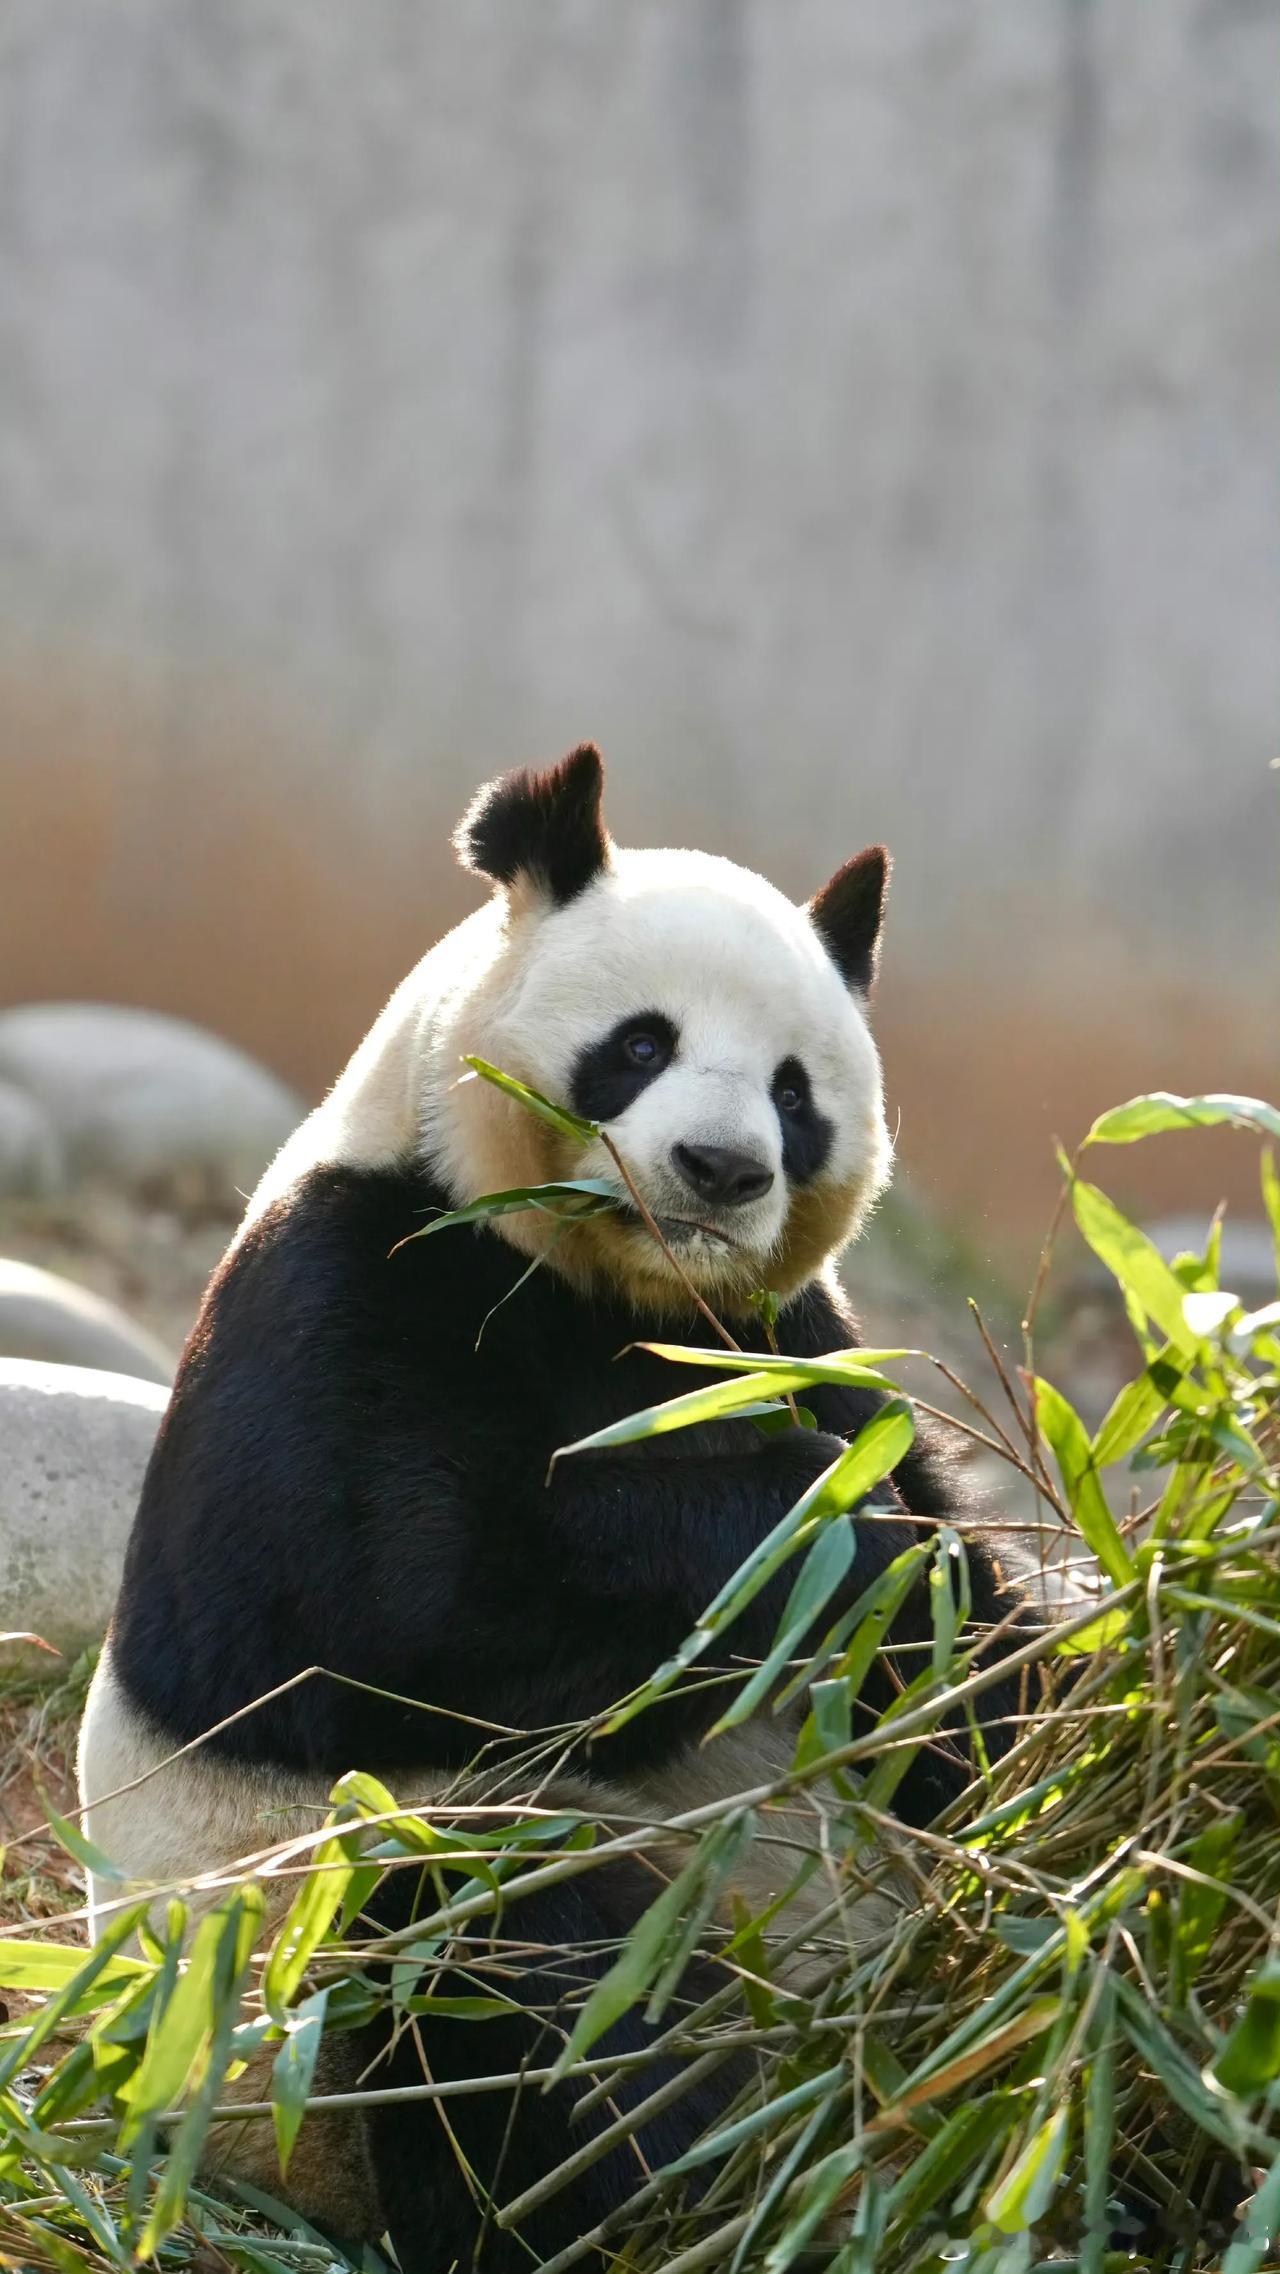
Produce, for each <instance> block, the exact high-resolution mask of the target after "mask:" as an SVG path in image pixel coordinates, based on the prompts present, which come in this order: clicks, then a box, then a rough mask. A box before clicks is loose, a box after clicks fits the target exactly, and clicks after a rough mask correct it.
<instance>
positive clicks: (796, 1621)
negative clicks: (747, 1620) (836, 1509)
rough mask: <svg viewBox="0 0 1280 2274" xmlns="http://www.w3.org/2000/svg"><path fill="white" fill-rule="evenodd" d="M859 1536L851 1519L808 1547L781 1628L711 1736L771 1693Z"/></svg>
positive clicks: (747, 1716)
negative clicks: (856, 1537)
mask: <svg viewBox="0 0 1280 2274" xmlns="http://www.w3.org/2000/svg"><path fill="white" fill-rule="evenodd" d="M855 1544H856V1542H855V1535H854V1530H853V1526H852V1525H851V1524H848V1523H844V1524H842V1523H839V1522H835V1521H833V1522H829V1523H827V1524H824V1526H823V1528H822V1530H821V1531H820V1532H819V1534H818V1537H817V1539H816V1540H815V1541H814V1543H813V1546H812V1547H811V1548H810V1550H809V1553H808V1555H807V1556H806V1557H805V1560H804V1563H803V1565H802V1567H801V1570H800V1575H799V1577H798V1578H797V1580H796V1583H795V1586H794V1587H793V1588H792V1590H791V1594H790V1597H789V1598H788V1601H787V1607H786V1609H785V1610H784V1612H783V1614H782V1617H781V1618H780V1619H779V1621H778V1627H777V1632H776V1633H775V1635H774V1639H773V1644H772V1647H771V1648H770V1650H769V1652H768V1655H767V1656H766V1657H765V1658H764V1659H762V1661H761V1663H760V1665H759V1666H758V1667H757V1669H756V1671H755V1673H754V1674H753V1675H752V1676H751V1679H750V1681H748V1682H744V1683H743V1685H742V1688H741V1689H740V1690H739V1692H738V1694H737V1696H736V1698H735V1699H734V1701H733V1704H732V1705H731V1706H730V1707H729V1708H728V1711H727V1712H725V1713H722V1714H721V1716H720V1719H719V1720H718V1721H717V1722H716V1723H715V1724H714V1725H713V1727H712V1729H711V1732H710V1734H711V1736H712V1737H718V1736H719V1735H720V1733H721V1731H722V1730H725V1729H736V1728H737V1727H738V1726H739V1724H740V1723H742V1722H744V1721H747V1720H749V1719H750V1716H751V1715H752V1714H753V1713H754V1712H755V1709H756V1707H757V1706H758V1705H759V1703H760V1701H761V1699H762V1698H765V1697H767V1696H768V1694H769V1692H770V1690H771V1689H772V1688H773V1687H774V1685H775V1684H776V1682H777V1680H778V1677H779V1675H780V1674H781V1672H782V1669H783V1667H784V1666H785V1665H786V1664H787V1662H788V1660H790V1659H792V1658H794V1657H795V1655H796V1652H797V1651H798V1650H799V1648H800V1646H801V1644H802V1643H803V1641H804V1639H805V1636H806V1635H807V1634H808V1633H809V1630H810V1628H811V1627H812V1626H813V1625H814V1623H815V1621H816V1620H818V1619H819V1618H821V1616H822V1613H823V1612H824V1610H825V1609H826V1607H827V1604H828V1603H829V1602H830V1600H831V1597H832V1596H833V1595H834V1593H835V1591H836V1589H837V1587H838V1586H839V1585H840V1582H841V1580H842V1579H843V1578H844V1576H845V1573H846V1572H847V1571H848V1570H849V1567H850V1565H851V1564H852V1562H853V1558H854V1548H855Z"/></svg>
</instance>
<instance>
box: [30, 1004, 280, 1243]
mask: <svg viewBox="0 0 1280 2274" xmlns="http://www.w3.org/2000/svg"><path fill="white" fill-rule="evenodd" d="M0 1082H2V1083H5V1084H7V1085H9V1087H10V1088H11V1089H16V1090H18V1091H20V1092H21V1093H22V1094H23V1095H24V1096H25V1097H26V1098H27V1099H28V1100H30V1101H31V1103H32V1104H33V1105H34V1106H35V1107H36V1108H37V1109H38V1111H39V1112H40V1113H41V1114H42V1115H43V1116H44V1117H45V1120H46V1121H47V1122H48V1123H49V1124H50V1125H51V1127H52V1129H53V1131H54V1133H55V1137H56V1140H57V1142H58V1143H59V1144H60V1146H61V1148H62V1152H63V1155H64V1157H65V1161H66V1164H67V1168H68V1170H69V1172H70V1174H71V1175H72V1176H73V1177H80V1178H91V1179H101V1180H102V1181H103V1182H106V1183H111V1184H117V1185H123V1186H127V1187H129V1188H131V1189H135V1190H136V1189H139V1188H141V1189H145V1190H151V1189H160V1190H173V1191H176V1192H178V1193H180V1194H182V1195H183V1196H185V1197H188V1198H193V1199H194V1198H200V1199H203V1198H208V1199H210V1200H215V1201H219V1202H223V1203H226V1202H230V1201H232V1200H233V1199H234V1198H235V1195H236V1194H237V1193H244V1192H249V1191H252V1189H253V1186H254V1185H255V1184H256V1183H257V1181H258V1178H259V1176H260V1175H261V1173H262V1171H263V1169H264V1168H265V1167H266V1165H267V1163H268V1161H269V1160H270V1159H271V1157H272V1155H273V1154H274V1153H275V1152H276V1151H277V1149H278V1147H279V1146H280V1145H282V1144H283V1142H284V1140H285V1138H286V1137H287V1136H288V1135H289V1132H290V1130H292V1129H293V1128H295V1127H296V1126H297V1123H298V1122H299V1120H300V1119H301V1117H302V1112H303V1107H302V1104H301V1101H300V1100H299V1099H298V1098H297V1097H296V1096H295V1095H294V1093H293V1091H292V1090H289V1089H287V1088H286V1087H285V1085H284V1083H283V1082H280V1081H278V1080H277V1079H276V1077H275V1075H274V1074H269V1073H268V1072H267V1071H266V1069H265V1068H264V1067H262V1066H258V1065H256V1064H255V1063H254V1061H253V1060H252V1059H251V1058H247V1057H246V1056H245V1054H244V1052H243V1051H241V1050H236V1049H234V1048H233V1046H232V1045H231V1044H230V1043H228V1042H223V1041H222V1040H221V1039H220V1038H219V1037H218V1036H217V1035H212V1034H206V1033H205V1032H204V1031H203V1030H202V1029H201V1028H200V1027H196V1026H190V1025H188V1023H187V1022H186V1021H185V1020H184V1019H171V1018H166V1017H164V1016H163V1015H162V1014H161V1013H160V1012H158V1011H138V1010H128V1009H124V1008H121V1007H120V1006H119V1005H115V1004H106V1003H31V1004H26V1005H24V1006H23V1007H22V1008H20V1009H18V1010H12V1011H6V1012H3V1013H0Z"/></svg>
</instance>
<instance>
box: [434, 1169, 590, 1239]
mask: <svg viewBox="0 0 1280 2274" xmlns="http://www.w3.org/2000/svg"><path fill="white" fill-rule="evenodd" d="M622 1205H623V1201H622V1196H621V1194H620V1193H619V1192H618V1189H617V1187H616V1185H612V1184H607V1183H606V1182H605V1180H604V1178H603V1177H578V1178H576V1179H572V1180H568V1181H566V1182H564V1183H562V1184H523V1185H515V1186H513V1187H512V1189H511V1190H510V1191H509V1192H486V1193H483V1194H482V1195H481V1197H480V1198H479V1199H478V1200H471V1201H468V1203H467V1205H466V1207H465V1208H448V1209H444V1210H442V1211H441V1213H440V1215H438V1216H433V1217H432V1220H431V1222H430V1223H429V1224H422V1225H420V1226H419V1228H418V1230H417V1231H416V1232H409V1233H407V1234H406V1235H405V1237H404V1239H402V1240H400V1241H398V1242H397V1244H396V1247H395V1248H393V1250H392V1253H393V1254H396V1253H398V1252H399V1249H400V1248H407V1247H412V1245H413V1242H414V1241H415V1240H425V1239H429V1238H430V1236H431V1234H432V1233H433V1232H448V1231H452V1230H454V1229H455V1228H456V1226H457V1225H459V1224H483V1223H486V1222H487V1221H488V1219H489V1218H490V1217H491V1216H518V1215H521V1214H524V1213H526V1212H527V1211H529V1210H530V1209H537V1210H539V1211H540V1212H541V1213H542V1214H543V1215H544V1216H562V1217H564V1218H566V1219H567V1221H568V1222H570V1223H574V1222H579V1221H581V1220H582V1219H584V1218H586V1217H588V1216H608V1215H610V1214H612V1213H613V1212H614V1211H615V1210H617V1209H618V1208H620V1207H621V1206H622Z"/></svg>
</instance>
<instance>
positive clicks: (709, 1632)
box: [605, 1398, 915, 1735]
mask: <svg viewBox="0 0 1280 2274" xmlns="http://www.w3.org/2000/svg"><path fill="white" fill-rule="evenodd" d="M914 1436H915V1419H914V1416H913V1415H912V1412H911V1408H910V1406H909V1405H908V1404H907V1402H906V1400H905V1399H904V1398H890V1399H889V1400H888V1401H887V1402H886V1403H885V1404H884V1405H882V1406H881V1408H880V1410H879V1412H878V1413H876V1414H873V1415H872V1418H871V1420H870V1421H869V1422H868V1423H867V1424H866V1426H865V1428H863V1429H860V1430H859V1431H858V1434H857V1436H856V1437H855V1438H854V1441H853V1443H852V1445H849V1446H847V1447H846V1449H845V1451H844V1452H843V1453H841V1454H840V1455H839V1456H838V1458H837V1459H836V1460H834V1461H833V1462H832V1463H831V1466H830V1468H827V1469H824V1470H823V1472H822V1475H821V1476H820V1477H818V1478H817V1479H816V1480H815V1482H814V1483H813V1484H811V1485H810V1486H809V1489H808V1491H807V1492H804V1493H802V1494H801V1496H800V1498H799V1500H797V1501H796V1503H795V1505H794V1507H792V1508H789V1509H788V1510H787V1513H786V1515H785V1516H782V1517H780V1518H779V1520H778V1522H777V1523H776V1524H775V1525H774V1528H773V1530H772V1531H771V1532H770V1533H768V1534H767V1535H766V1537H765V1538H764V1539H763V1540H762V1541H761V1542H760V1545H759V1546H758V1547H757V1548H755V1549H753V1550H752V1553H751V1554H750V1555H749V1556H748V1557H747V1560H746V1562H745V1563H743V1564H740V1565H739V1567H738V1569H737V1571H736V1572H735V1573H734V1574H733V1577H732V1578H731V1579H729V1580H727V1581H726V1583H725V1585H724V1586H723V1587H722V1588H721V1589H720V1591H719V1593H718V1594H717V1595H716V1596H715V1598H714V1599H713V1601H712V1602H711V1603H709V1604H708V1606H707V1608H706V1610H705V1611H704V1612H703V1614H702V1617H701V1618H700V1619H699V1621H698V1624H697V1626H696V1627H695V1628H694V1630H693V1632H692V1634H689V1635H686V1636H685V1639H684V1641H683V1642H682V1643H681V1645H680V1647H679V1649H678V1650H677V1651H675V1652H674V1653H673V1655H672V1656H671V1657H670V1658H668V1659H666V1660H665V1661H664V1663H663V1664H662V1665H661V1666H660V1667H659V1668H658V1670H657V1672H656V1673H655V1674H654V1675H652V1676H651V1678H650V1680H649V1681H648V1682H646V1683H645V1685H644V1687H643V1688H642V1689H641V1690H639V1691H637V1693H636V1695H635V1696H634V1697H632V1698H629V1699H628V1700H627V1701H626V1703H625V1704H624V1705H622V1706H620V1707H619V1708H618V1710H617V1712H616V1713H614V1714H612V1715H611V1716H610V1718H609V1720H608V1721H607V1722H606V1723H605V1731H606V1733H607V1734H610V1735H611V1734H612V1733H613V1732H614V1731H615V1730H618V1729H622V1728H624V1727H625V1726H626V1724H627V1722H629V1721H632V1720H634V1718H635V1716H636V1715H637V1714H638V1713H642V1712H644V1711H645V1710H646V1708H647V1707H648V1706H650V1705H652V1704H653V1702H654V1700H655V1699H657V1698H660V1697H663V1696H665V1695H666V1693H667V1691H668V1690H669V1689H670V1688H671V1687H672V1684H673V1683H674V1682H676V1681H678V1680H679V1678H680V1676H681V1674H682V1673H684V1672H685V1670H686V1668H688V1667H689V1666H691V1665H693V1664H694V1662H695V1660H696V1659H698V1658H699V1657H700V1656H701V1654H702V1652H703V1651H704V1650H705V1649H706V1648H707V1645H708V1644H709V1643H710V1642H711V1641H712V1640H713V1639H714V1638H715V1636H716V1635H718V1634H719V1633H720V1632H721V1631H722V1630H723V1629H724V1628H725V1627H727V1626H729V1625H730V1624H731V1623H732V1621H733V1620H734V1619H735V1618H737V1616H738V1614H739V1612H740V1611H742V1610H744V1609H745V1608H746V1606H747V1604H748V1603H750V1602H751V1601H753V1599H754V1598H755V1596H757V1595H758V1594H759V1592H760V1590H761V1588H762V1587H765V1586H767V1585H768V1583H769V1581H770V1580H771V1579H772V1578H773V1576H774V1573H775V1572H777V1571H780V1570H781V1569H782V1566H783V1565H784V1564H785V1563H786V1562H787V1561H788V1560H789V1558H790V1557H791V1556H792V1555H793V1554H794V1552H795V1550H796V1547H797V1546H798V1545H800V1544H801V1543H802V1542H803V1540H804V1539H805V1538H806V1537H807V1536H808V1535H809V1533H810V1532H811V1531H814V1530H816V1529H817V1528H818V1526H819V1525H821V1524H824V1523H827V1522H829V1521H830V1519H831V1518H832V1517H835V1516H843V1515H845V1514H847V1512H848V1511H849V1509H851V1508H856V1507H857V1506H858V1504H859V1503H860V1502H861V1501H863V1500H865V1499H866V1497H867V1495H868V1493H870V1492H871V1491H872V1490H873V1489H874V1487H875V1486H876V1485H877V1484H880V1483H882V1482H883V1480H884V1478H885V1477H886V1476H888V1474H889V1473H890V1471H891V1470H892V1469H893V1468H895V1467H896V1466H897V1463H898V1462H899V1461H900V1460H901V1459H902V1457H903V1454H904V1453H905V1452H906V1451H907V1450H908V1449H909V1447H910V1445H911V1443H912V1440H913V1438H914Z"/></svg>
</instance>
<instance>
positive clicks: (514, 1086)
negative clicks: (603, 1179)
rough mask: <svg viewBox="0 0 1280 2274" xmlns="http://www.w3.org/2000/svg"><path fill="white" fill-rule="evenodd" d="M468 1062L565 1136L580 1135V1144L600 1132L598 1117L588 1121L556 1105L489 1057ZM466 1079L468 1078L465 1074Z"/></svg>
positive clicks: (565, 1107)
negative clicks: (502, 1068) (490, 1060)
mask: <svg viewBox="0 0 1280 2274" xmlns="http://www.w3.org/2000/svg"><path fill="white" fill-rule="evenodd" d="M464 1064H465V1065H467V1066H469V1067H470V1068H471V1071H472V1073H473V1074H478V1075H479V1077H480V1079H481V1080H482V1081H485V1082H492V1084H493V1086H494V1088H495V1089H496V1090H503V1091H505V1093H506V1095H507V1096H508V1097H509V1098H514V1099H515V1102H516V1104H517V1105H522V1106H523V1107H524V1108H525V1111H526V1112H527V1113H533V1114H536V1115H537V1117H538V1119H539V1120H540V1121H546V1122H549V1123H550V1125H551V1127H552V1128H553V1129H556V1130H558V1131H559V1133H560V1135H561V1136H562V1137H573V1138H576V1140H577V1142H578V1143H579V1144H581V1145H585V1144H587V1143H588V1142H589V1140H590V1139H591V1138H592V1137H598V1136H599V1134H600V1124H599V1122H598V1121H588V1120H587V1119H586V1117H585V1116H584V1115H583V1114H580V1113H570V1112H569V1110H568V1108H567V1106H563V1105H554V1104H553V1103H552V1101H551V1099H550V1098H544V1097H543V1095H542V1092H541V1091H540V1090H533V1089H530V1087H529V1084H528V1083H527V1082H518V1081H517V1080H516V1078H515V1076H514V1074H504V1073H503V1072H502V1071H501V1069H500V1068H499V1067H497V1066H491V1065H490V1064H489V1061H488V1059H487V1058H472V1057H470V1056H468V1057H467V1058H466V1059H465V1060H464ZM463 1079H464V1080H465V1079H466V1077H465V1075H464V1077H463Z"/></svg>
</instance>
